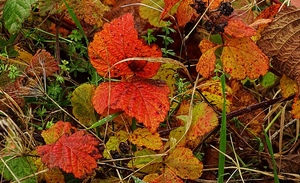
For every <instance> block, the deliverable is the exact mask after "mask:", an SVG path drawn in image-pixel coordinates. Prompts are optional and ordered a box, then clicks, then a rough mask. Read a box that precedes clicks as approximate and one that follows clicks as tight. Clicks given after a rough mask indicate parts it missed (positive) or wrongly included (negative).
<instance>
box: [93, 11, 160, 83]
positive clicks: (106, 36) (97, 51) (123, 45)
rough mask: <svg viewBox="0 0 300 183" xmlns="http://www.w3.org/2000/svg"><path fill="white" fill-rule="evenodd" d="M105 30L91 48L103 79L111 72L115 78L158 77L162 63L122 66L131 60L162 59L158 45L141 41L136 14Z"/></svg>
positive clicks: (137, 63)
mask: <svg viewBox="0 0 300 183" xmlns="http://www.w3.org/2000/svg"><path fill="white" fill-rule="evenodd" d="M103 27H104V28H103V30H102V31H100V32H98V33H96V34H95V36H94V40H93V41H92V42H91V43H90V45H89V47H88V54H89V57H90V60H91V63H92V65H93V66H94V67H95V68H96V70H97V72H98V73H99V74H100V75H101V76H106V75H107V74H108V72H110V76H111V77H119V76H131V75H133V74H136V75H137V76H141V77H145V78H150V77H152V76H154V75H155V74H156V72H157V70H158V69H159V67H160V63H158V62H147V61H142V60H141V61H128V62H123V63H118V62H119V61H121V60H123V59H126V58H131V57H161V56H162V53H161V51H160V49H159V47H158V46H156V45H154V46H152V47H150V46H148V45H145V44H144V43H143V41H141V40H139V39H138V32H137V31H136V30H135V28H134V21H133V15H132V14H130V13H127V14H125V15H123V16H121V17H119V18H117V19H115V20H113V21H112V22H110V23H109V24H105V25H104V26H103ZM117 63H118V64H117Z"/></svg>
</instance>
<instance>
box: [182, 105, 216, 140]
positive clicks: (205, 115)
mask: <svg viewBox="0 0 300 183" xmlns="http://www.w3.org/2000/svg"><path fill="white" fill-rule="evenodd" d="M192 114H193V116H192V125H191V128H190V130H189V132H188V134H187V139H188V140H195V139H196V138H198V137H203V136H204V135H206V134H207V133H209V132H210V131H212V130H213V129H214V128H215V127H216V126H218V124H219V123H218V116H217V114H216V112H215V111H214V110H213V109H212V108H211V107H210V106H208V104H207V103H204V102H202V103H198V104H196V105H195V106H194V107H193V111H192Z"/></svg>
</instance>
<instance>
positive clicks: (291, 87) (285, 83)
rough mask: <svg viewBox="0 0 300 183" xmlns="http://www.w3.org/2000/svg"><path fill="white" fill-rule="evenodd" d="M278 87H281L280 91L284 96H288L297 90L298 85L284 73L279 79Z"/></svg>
mask: <svg viewBox="0 0 300 183" xmlns="http://www.w3.org/2000/svg"><path fill="white" fill-rule="evenodd" d="M279 88H280V89H281V93H282V96H283V97H284V98H288V97H289V96H292V95H295V94H296V93H297V92H298V85H297V83H296V81H294V80H292V79H291V78H289V77H287V76H286V75H285V74H284V75H283V76H282V77H281V79H280V85H279Z"/></svg>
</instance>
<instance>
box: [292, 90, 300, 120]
mask: <svg viewBox="0 0 300 183" xmlns="http://www.w3.org/2000/svg"><path fill="white" fill-rule="evenodd" d="M292 114H293V117H294V118H298V119H300V100H299V95H296V96H295V97H294V102H293V105H292Z"/></svg>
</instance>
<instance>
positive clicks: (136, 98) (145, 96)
mask: <svg viewBox="0 0 300 183" xmlns="http://www.w3.org/2000/svg"><path fill="white" fill-rule="evenodd" d="M169 92H170V89H169V87H168V85H167V84H166V83H165V82H163V81H161V80H151V79H134V80H132V81H130V82H128V81H125V82H118V83H109V82H104V83H101V84H100V85H99V86H98V88H97V89H96V91H95V95H94V97H93V99H92V101H93V105H94V107H95V110H96V111H97V112H98V113H99V114H104V113H105V112H106V111H107V108H108V107H109V108H110V109H113V110H123V111H125V113H126V114H127V115H129V116H131V117H135V118H136V119H137V120H138V121H139V122H141V123H143V124H144V125H145V126H146V127H147V128H148V129H149V131H151V132H152V133H154V132H156V129H157V128H158V126H159V123H160V122H162V121H164V119H165V117H166V115H167V112H168V111H169V108H170V104H169V98H168V94H169ZM109 99H110V100H109ZM104 115H106V114H104Z"/></svg>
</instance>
